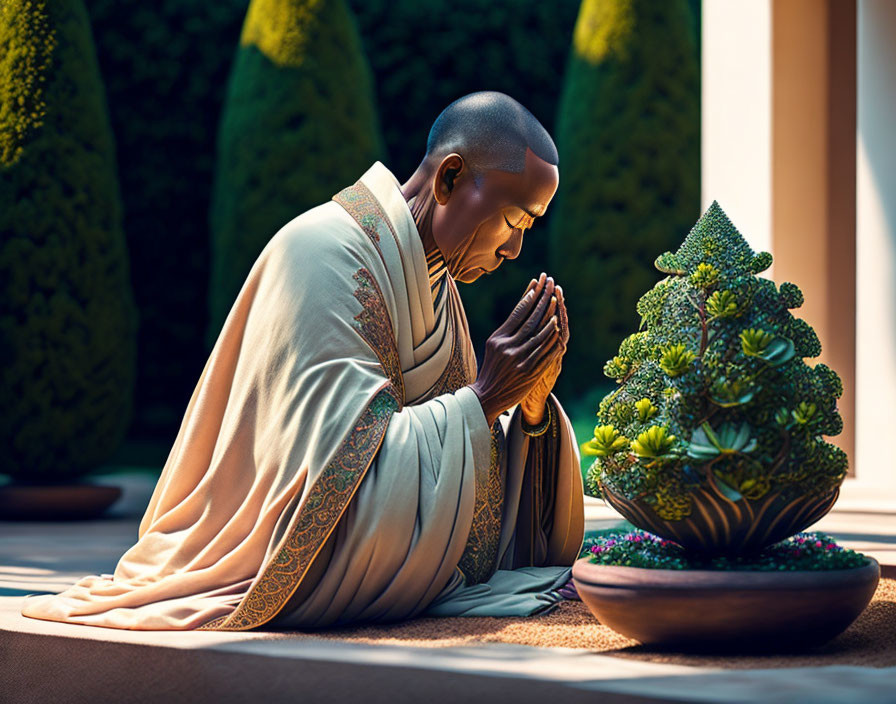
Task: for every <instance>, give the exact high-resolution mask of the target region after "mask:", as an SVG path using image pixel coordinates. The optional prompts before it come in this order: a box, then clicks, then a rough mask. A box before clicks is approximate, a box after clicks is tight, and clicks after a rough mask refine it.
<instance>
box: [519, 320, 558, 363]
mask: <svg viewBox="0 0 896 704" xmlns="http://www.w3.org/2000/svg"><path fill="white" fill-rule="evenodd" d="M559 339H560V331H559V330H557V328H556V327H555V326H554V325H553V324H549V325H548V335H547V336H546V337H545V339H544V340H542V341H541V342H540V343H539V344H538V345H536V346H535V349H533V350H532V352H531V353H529V355H528V356H527V357H526V359H525V360H524V362H523V363H524V365H526V367H527V368H529V369H532V368H538V367H545V366H546V365H545V364H544V361H545V358H546V357H548V356H550V355H551V353H553V352H556V350H555V348H556V347H557V341H558V340H559Z"/></svg>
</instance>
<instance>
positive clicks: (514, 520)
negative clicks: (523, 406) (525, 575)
mask: <svg viewBox="0 0 896 704" xmlns="http://www.w3.org/2000/svg"><path fill="white" fill-rule="evenodd" d="M547 404H548V405H549V406H550V414H551V420H550V423H549V425H548V428H547V430H546V431H545V432H544V433H542V434H541V435H538V436H536V437H532V436H530V435H528V434H527V433H525V432H524V431H523V428H522V411H521V410H520V407H519V406H518V405H517V406H516V407H515V408H514V409H513V411H512V413H511V414H510V419H509V421H508V422H507V443H506V446H507V454H508V456H507V468H508V469H507V472H508V491H507V493H508V497H509V498H510V499H511V503H510V507H511V508H512V507H513V506H515V507H516V514H515V515H514V514H513V512H512V511H510V512H509V514H508V515H507V516H506V520H507V521H508V522H509V524H510V525H509V526H507V528H508V529H509V530H511V531H512V533H511V537H510V539H509V541H507V544H506V548H505V550H504V553H503V555H502V557H501V562H500V567H501V568H502V569H515V568H517V567H526V566H536V567H537V566H547V565H567V566H568V565H572V563H573V562H574V561H575V560H576V558H577V557H578V554H579V550H580V549H581V547H582V542H583V540H584V532H585V517H584V512H585V507H584V491H583V485H582V475H581V470H580V455H579V449H578V444H577V442H576V438H575V433H574V432H573V428H572V423H571V422H570V420H569V418H568V416H567V415H566V413H565V411H564V410H563V407H562V405H561V404H560V402H559V401H558V400H557V397H556V396H555V395H554V394H553V393H552V394H550V396H549V397H548V401H547ZM520 464H522V471H521V472H520V471H518V470H517V468H518V467H519V465H520ZM516 497H518V501H516V502H515V503H514V502H513V499H514V498H516Z"/></svg>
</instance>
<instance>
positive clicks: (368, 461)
mask: <svg viewBox="0 0 896 704" xmlns="http://www.w3.org/2000/svg"><path fill="white" fill-rule="evenodd" d="M476 372H477V369H476V357H475V355H474V352H473V347H472V343H471V341H470V336H469V329H468V326H467V320H466V316H465V314H464V311H463V306H462V304H461V300H460V296H459V293H458V291H457V286H456V284H455V282H454V280H453V279H452V278H451V276H450V275H447V274H446V275H445V276H444V277H443V280H442V283H441V288H440V289H439V290H438V293H437V296H436V299H435V302H434V300H433V295H432V291H431V289H430V282H429V279H428V274H427V264H426V257H425V253H424V251H423V245H422V242H421V240H420V237H419V234H418V232H417V230H416V226H415V224H414V221H413V218H412V216H411V213H410V210H409V209H408V206H407V203H406V202H405V200H404V198H403V196H402V194H401V191H400V188H399V184H398V182H397V181H396V180H395V177H394V176H393V175H392V174H391V173H390V172H389V171H388V170H387V169H386V167H384V166H383V165H382V164H381V163H379V162H376V163H375V164H374V165H373V166H372V167H371V168H370V169H369V170H368V171H367V172H366V173H365V174H364V175H363V176H362V177H361V179H360V180H359V181H358V182H357V183H356V184H354V185H353V186H351V187H349V188H346V189H345V190H343V191H342V192H340V193H339V194H337V195H336V196H334V198H333V200H332V201H330V202H328V203H326V204H323V205H320V206H318V207H316V208H313V209H312V210H309V211H308V212H306V213H303V214H302V215H300V216H298V217H296V218H294V219H293V220H292V221H290V222H289V223H287V224H286V225H285V226H284V227H283V228H282V229H281V230H279V231H278V232H277V233H276V234H275V235H274V237H273V238H272V239H271V240H270V241H269V242H268V244H267V245H266V247H265V248H264V250H263V251H262V252H261V254H260V255H259V257H258V258H257V260H256V261H255V263H254V265H253V267H252V269H251V271H250V273H249V275H248V277H247V279H246V281H245V282H244V284H243V287H242V289H241V290H240V293H239V294H238V296H237V299H236V301H235V303H234V305H233V307H232V309H231V311H230V313H229V315H228V317H227V319H226V321H225V323H224V326H223V328H222V331H221V333H220V335H219V337H218V340H217V341H216V343H215V346H214V349H213V350H212V352H211V355H210V357H209V359H208V361H207V362H206V365H205V368H204V369H203V371H202V374H201V376H200V378H199V381H198V383H197V385H196V388H195V389H194V392H193V395H192V397H191V399H190V401H189V404H188V406H187V409H186V412H185V414H184V418H183V421H182V423H181V427H180V430H179V431H178V434H177V437H176V439H175V442H174V445H173V447H172V449H171V452H170V454H169V456H168V459H167V461H166V463H165V467H164V469H163V471H162V474H161V476H160V478H159V481H158V483H157V485H156V487H155V490H154V492H153V495H152V498H151V499H150V502H149V506H148V507H147V509H146V512H145V514H144V516H143V518H142V520H141V522H140V526H139V530H138V540H137V542H136V544H135V545H134V546H133V547H131V548H130V549H128V550H127V551H126V552H125V553H124V555H123V556H122V557H121V558H120V559H119V561H118V564H117V566H116V568H115V570H114V573H113V574H102V575H91V576H88V577H84V578H83V579H81V580H79V581H78V582H77V583H76V584H74V585H73V586H72V587H70V588H69V589H67V590H66V591H64V592H62V593H60V594H50V595H29V596H27V597H26V598H25V601H24V604H23V607H22V613H23V614H24V615H25V616H30V617H33V618H40V619H47V620H56V621H65V622H71V623H81V624H90V625H97V626H104V627H110V628H125V629H134V630H186V629H197V630H246V629H251V628H256V627H258V626H262V625H264V624H268V625H269V626H271V627H283V628H315V627H322V626H328V625H334V624H344V623H350V622H360V621H368V622H388V621H396V620H402V619H406V618H412V617H414V616H418V615H422V614H426V615H493V616H500V615H530V614H535V613H540V612H543V611H548V610H551V609H552V608H553V607H554V605H555V604H556V602H557V601H559V600H560V599H562V597H561V596H560V595H559V594H558V591H557V590H558V589H559V588H560V587H561V586H563V585H564V584H565V583H566V582H567V581H568V579H569V577H570V572H571V570H570V566H571V565H572V563H573V561H574V560H575V559H576V557H577V555H578V552H579V550H580V548H581V545H582V541H583V537H584V515H583V511H584V509H583V492H582V480H581V475H580V473H579V454H578V447H577V444H576V441H575V436H574V435H573V431H572V425H571V424H570V422H569V419H568V418H567V416H566V414H565V413H564V412H563V409H562V407H561V406H560V403H559V402H558V401H557V399H556V398H555V397H554V395H553V394H551V396H550V399H549V401H548V403H549V404H550V406H551V414H552V420H551V424H550V426H549V428H548V430H547V431H546V432H545V434H543V435H541V436H539V437H530V436H528V435H527V434H525V433H524V432H523V431H522V428H521V412H520V409H519V407H518V406H514V408H513V409H512V410H511V411H510V412H506V413H505V414H502V415H501V416H500V417H499V418H498V419H496V421H495V423H494V425H493V426H492V427H491V428H489V426H488V422H487V421H486V418H485V415H484V413H483V410H482V407H481V406H480V404H479V400H478V398H477V396H476V394H475V393H474V392H473V391H472V389H470V388H469V387H468V386H467V385H468V384H470V383H472V382H473V381H474V380H475V379H476Z"/></svg>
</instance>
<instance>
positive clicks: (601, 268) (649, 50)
mask: <svg viewBox="0 0 896 704" xmlns="http://www.w3.org/2000/svg"><path fill="white" fill-rule="evenodd" d="M693 10H694V8H693V6H692V3H688V2H686V1H685V0H664V1H663V2H655V1H654V0H583V2H582V4H581V9H580V10H579V16H578V20H577V21H576V25H575V30H574V32H573V35H572V47H571V49H570V55H569V62H568V64H567V68H566V75H565V79H564V88H563V95H562V98H561V101H560V106H559V111H558V114H557V149H558V151H559V154H560V171H561V176H560V188H559V190H558V191H557V196H556V198H555V203H554V205H553V206H552V209H553V213H551V231H550V240H549V257H548V259H549V262H550V268H551V271H553V272H554V274H555V276H556V277H557V280H558V281H560V282H561V283H562V284H563V290H564V291H566V292H567V293H568V296H569V299H570V300H573V301H575V302H576V303H575V306H574V307H572V308H571V309H570V325H571V326H572V329H573V330H588V333H589V334H588V335H587V336H586V335H573V337H572V338H571V341H570V347H569V350H568V352H567V354H566V356H565V358H564V362H563V364H564V369H565V370H566V373H565V374H562V375H561V376H560V379H559V383H560V385H561V388H560V390H561V391H562V392H565V393H567V394H578V393H579V391H580V390H579V389H577V388H575V380H576V379H580V378H585V377H587V376H588V375H589V374H590V373H591V366H592V364H593V362H592V360H593V359H594V358H595V356H596V357H597V358H598V359H607V358H608V357H610V356H612V354H613V351H614V350H615V348H616V347H617V345H618V344H619V341H620V340H622V339H623V338H624V337H625V336H626V335H627V334H628V333H629V332H630V331H631V330H632V329H633V328H634V327H635V326H636V325H637V324H638V319H637V316H636V314H635V304H636V302H637V300H638V297H639V296H640V295H641V293H643V292H644V291H646V290H647V289H648V288H650V287H651V286H652V285H653V284H654V283H656V280H657V278H658V277H657V275H656V272H655V271H653V270H652V268H651V266H650V265H651V262H650V259H648V258H646V256H645V253H652V254H651V255H650V256H651V257H653V256H655V255H656V254H657V253H659V252H662V251H664V250H666V249H670V248H672V247H674V246H675V245H676V244H677V241H678V237H679V235H678V234H677V233H679V232H687V230H688V228H689V227H690V226H691V225H692V224H693V223H694V221H695V220H696V219H697V218H698V217H699V215H700V65H699V63H698V60H697V57H698V44H697V41H696V37H695V18H694V14H693ZM619 233H625V237H620V234H619ZM524 249H525V247H524ZM605 282H613V283H612V285H609V284H607V283H605Z"/></svg>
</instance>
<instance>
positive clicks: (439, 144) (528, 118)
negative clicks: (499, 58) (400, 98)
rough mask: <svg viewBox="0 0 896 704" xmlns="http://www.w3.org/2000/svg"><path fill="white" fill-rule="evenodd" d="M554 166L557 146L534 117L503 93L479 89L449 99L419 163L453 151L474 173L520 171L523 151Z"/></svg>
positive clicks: (434, 162)
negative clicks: (457, 97) (527, 151)
mask: <svg viewBox="0 0 896 704" xmlns="http://www.w3.org/2000/svg"><path fill="white" fill-rule="evenodd" d="M527 148H528V149H530V150H531V151H532V153H533V154H535V156H537V157H538V158H540V159H542V160H544V161H546V162H547V163H548V164H551V165H554V166H556V165H557V164H558V162H559V161H560V159H559V157H558V156H557V147H556V146H555V145H554V140H552V139H551V136H550V135H549V134H548V132H547V130H546V129H545V128H544V127H543V126H542V124H541V123H540V122H539V121H538V120H537V119H536V118H535V116H534V115H533V114H532V113H531V112H529V111H528V110H526V108H524V107H523V106H522V105H520V104H519V103H518V102H517V101H516V100H514V99H513V98H511V97H510V96H509V95H504V93H498V92H495V91H482V92H480V93H471V94H470V95H466V96H464V97H463V98H459V99H458V100H455V101H454V102H453V103H451V105H449V106H448V107H447V108H445V109H444V110H443V111H442V113H441V114H440V115H439V116H438V118H436V121H435V123H433V126H432V129H431V130H430V132H429V138H428V139H427V141H426V156H425V157H424V162H428V163H430V164H438V163H439V162H440V161H441V160H442V159H443V158H444V157H446V156H447V155H449V154H451V153H456V154H459V155H460V156H461V157H463V159H464V162H465V163H466V165H467V166H468V168H469V169H470V171H472V172H473V173H474V174H476V175H477V176H478V175H481V174H482V173H484V172H485V171H488V170H491V169H497V170H499V171H508V172H511V173H521V172H522V171H523V169H524V168H525V166H526V149H527Z"/></svg>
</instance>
